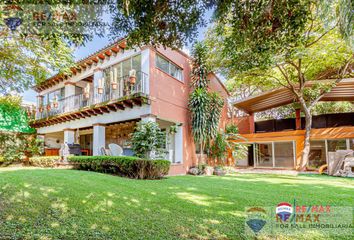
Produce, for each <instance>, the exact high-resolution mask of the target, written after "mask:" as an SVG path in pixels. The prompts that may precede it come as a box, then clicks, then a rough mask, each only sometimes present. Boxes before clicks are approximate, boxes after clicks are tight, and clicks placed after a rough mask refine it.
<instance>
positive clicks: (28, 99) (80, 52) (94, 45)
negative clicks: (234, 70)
mask: <svg viewBox="0 0 354 240" xmlns="http://www.w3.org/2000/svg"><path fill="white" fill-rule="evenodd" d="M211 15H212V11H211V10H210V11H208V12H207V13H206V14H205V19H207V20H208V21H209V20H210V19H211ZM107 18H109V16H104V19H105V20H107ZM108 21H109V20H108ZM206 30H207V26H206V27H199V29H198V36H197V40H198V41H200V40H202V39H203V38H204V34H205V32H206ZM109 43H110V39H109V38H108V36H107V37H99V36H94V37H93V39H92V41H90V42H87V43H85V46H81V47H79V48H78V49H76V50H75V51H74V58H75V61H78V60H80V59H83V58H85V57H87V56H88V55H90V54H92V53H93V52H95V51H97V50H100V49H101V48H103V47H105V46H106V45H107V44H109ZM191 46H192V43H188V44H187V45H186V46H185V47H183V49H182V50H184V51H185V52H186V53H188V54H189V52H190V49H191ZM36 96H37V93H36V92H35V91H34V90H32V89H29V90H27V91H25V92H24V93H23V94H22V97H23V101H24V102H25V103H35V102H36Z"/></svg>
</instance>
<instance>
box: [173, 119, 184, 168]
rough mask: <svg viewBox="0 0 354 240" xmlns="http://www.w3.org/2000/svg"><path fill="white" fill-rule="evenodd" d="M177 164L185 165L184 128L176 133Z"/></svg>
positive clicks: (178, 129)
mask: <svg viewBox="0 0 354 240" xmlns="http://www.w3.org/2000/svg"><path fill="white" fill-rule="evenodd" d="M174 137H175V141H174V142H175V149H174V150H175V163H183V126H182V125H179V126H178V127H177V132H176V133H175V136H174Z"/></svg>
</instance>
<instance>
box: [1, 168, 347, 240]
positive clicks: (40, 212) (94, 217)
mask: <svg viewBox="0 0 354 240" xmlns="http://www.w3.org/2000/svg"><path fill="white" fill-rule="evenodd" d="M0 177H1V178H0V191H1V194H0V199H3V201H2V202H3V206H2V209H3V210H2V211H1V214H0V221H1V222H0V232H1V233H2V236H5V237H8V238H14V239H16V238H40V237H41V238H44V239H45V238H48V239H51V238H60V239H63V238H65V239H70V238H80V239H82V238H89V239H90V238H94V239H111V238H114V237H117V236H119V237H120V238H121V239H137V238H146V239H179V238H185V239H240V238H245V237H246V236H244V220H245V212H244V209H245V207H247V206H276V204H278V203H279V202H283V201H288V202H291V201H292V200H293V198H294V197H296V198H299V202H301V201H303V202H304V204H307V205H309V204H316V203H323V202H326V201H329V202H331V203H335V204H339V205H344V206H346V205H348V204H351V205H349V206H352V205H353V200H352V198H351V196H352V195H351V194H352V193H353V192H352V191H353V190H352V188H350V187H346V185H345V184H342V183H340V184H338V183H331V181H332V180H331V179H323V180H322V179H320V180H319V179H318V178H309V177H307V176H301V177H295V176H294V177H283V176H279V175H276V176H269V175H262V176H256V175H237V176H225V177H214V176H211V177H194V176H180V177H169V178H167V179H163V180H160V181H156V180H154V181H142V180H133V179H126V178H120V177H116V176H111V175H105V174H100V173H93V172H83V171H75V170H18V171H12V172H2V173H0ZM306 181H307V182H306ZM309 181H313V183H312V184H311V183H310V182H309ZM342 185H343V186H342ZM325 187H326V191H327V194H324V190H323V188H325ZM319 196H321V198H319ZM0 207H1V205H0ZM316 234H319V235H321V234H320V233H316ZM308 239H311V238H308Z"/></svg>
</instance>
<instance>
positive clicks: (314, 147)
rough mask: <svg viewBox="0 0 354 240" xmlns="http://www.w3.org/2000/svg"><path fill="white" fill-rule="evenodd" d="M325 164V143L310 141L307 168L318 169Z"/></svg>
mask: <svg viewBox="0 0 354 240" xmlns="http://www.w3.org/2000/svg"><path fill="white" fill-rule="evenodd" d="M324 164H326V142H325V141H324V140H323V141H310V153H309V162H308V167H309V168H310V169H318V168H319V167H320V166H322V165H324Z"/></svg>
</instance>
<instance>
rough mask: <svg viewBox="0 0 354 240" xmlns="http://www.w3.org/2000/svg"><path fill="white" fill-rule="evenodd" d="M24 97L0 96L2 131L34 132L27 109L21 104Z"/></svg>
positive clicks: (0, 126)
mask: <svg viewBox="0 0 354 240" xmlns="http://www.w3.org/2000/svg"><path fill="white" fill-rule="evenodd" d="M21 102H22V99H21V98H20V97H14V96H4V97H0V131H3V132H16V133H34V132H35V129H33V128H31V127H30V126H29V119H28V116H27V113H26V110H25V109H24V108H23V107H22V106H21Z"/></svg>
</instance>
